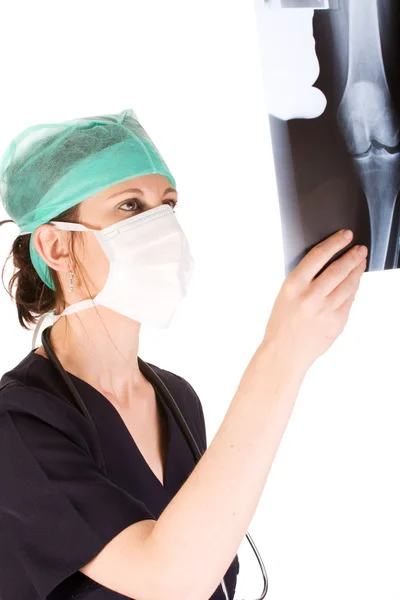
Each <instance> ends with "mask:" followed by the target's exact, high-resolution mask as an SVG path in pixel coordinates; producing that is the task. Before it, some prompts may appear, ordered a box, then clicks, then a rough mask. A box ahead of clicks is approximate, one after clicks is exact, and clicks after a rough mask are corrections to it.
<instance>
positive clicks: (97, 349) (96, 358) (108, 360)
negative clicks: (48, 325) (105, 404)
mask: <svg viewBox="0 0 400 600" xmlns="http://www.w3.org/2000/svg"><path fill="white" fill-rule="evenodd" d="M139 330H140V323H138V322H137V321H134V320H132V319H129V318H128V317H125V316H124V315H121V314H119V313H117V312H115V311H113V310H110V309H108V308H106V307H103V306H96V307H91V308H88V309H85V310H82V311H79V312H76V313H72V314H69V315H66V316H63V317H61V318H60V319H58V321H57V322H56V323H55V324H54V325H53V327H52V330H51V335H50V339H51V343H52V346H53V348H54V351H55V353H56V355H57V357H58V359H59V360H60V362H61V364H62V365H63V367H64V369H65V370H66V371H69V372H70V373H72V374H73V375H75V376H77V377H79V378H80V379H83V380H84V381H86V382H87V383H89V384H90V385H92V386H93V387H95V388H96V389H98V390H99V391H100V392H101V393H102V394H104V395H105V396H107V397H108V398H109V399H110V400H111V401H112V402H113V403H114V404H116V405H118V406H120V407H124V408H129V407H131V406H133V405H134V403H135V402H136V399H137V397H138V395H142V396H143V394H144V393H145V391H146V390H147V391H148V382H147V380H146V379H145V377H144V376H143V375H142V373H141V372H140V369H139V365H138V358H137V356H138V347H139Z"/></svg>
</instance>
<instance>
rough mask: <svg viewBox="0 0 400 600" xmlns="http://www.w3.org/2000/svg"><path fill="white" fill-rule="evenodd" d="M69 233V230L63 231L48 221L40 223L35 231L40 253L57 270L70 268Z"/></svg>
mask: <svg viewBox="0 0 400 600" xmlns="http://www.w3.org/2000/svg"><path fill="white" fill-rule="evenodd" d="M67 234H68V232H67V231H61V230H60V229H57V228H56V227H54V225H50V224H48V223H45V224H43V225H39V227H37V228H36V229H35V231H34V233H33V243H34V245H35V248H36V250H37V252H38V254H39V255H40V257H41V258H42V259H43V260H44V261H45V263H46V264H47V265H48V266H49V267H50V268H51V269H54V270H55V271H60V272H66V271H68V270H69V263H70V259H69V250H68V245H67Z"/></svg>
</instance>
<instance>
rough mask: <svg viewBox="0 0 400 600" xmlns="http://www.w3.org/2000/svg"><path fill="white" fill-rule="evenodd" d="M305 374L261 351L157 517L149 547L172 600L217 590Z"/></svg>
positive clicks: (271, 349)
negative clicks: (205, 446)
mask: <svg viewBox="0 0 400 600" xmlns="http://www.w3.org/2000/svg"><path fill="white" fill-rule="evenodd" d="M304 374H305V370H302V369H300V368H297V366H296V365H295V364H294V363H293V361H290V360H289V359H288V357H287V354H286V352H284V351H283V349H282V350H280V349H279V348H277V347H276V346H274V345H273V344H272V343H271V344H266V343H265V344H261V345H260V346H259V348H258V349H257V351H256V352H255V354H254V355H253V357H252V359H251V361H250V363H249V365H248V366H247V368H246V370H245V372H244V374H243V376H242V379H241V380H240V383H239V386H238V389H237V392H236V394H235V396H234V397H233V399H232V402H231V404H230V406H229V409H228V411H227V413H226V416H225V418H224V420H223V422H222V424H221V426H220V428H219V429H218V431H217V433H216V435H215V437H214V439H213V441H212V443H211V444H210V446H209V447H208V449H207V450H206V452H205V453H204V455H203V456H202V458H201V459H200V461H199V462H198V464H197V465H196V467H195V469H194V470H193V472H192V473H191V475H190V476H189V478H188V479H187V480H186V482H185V483H184V485H183V486H182V487H181V489H180V490H179V492H178V493H177V494H176V495H175V496H174V498H173V499H172V500H171V502H170V503H169V504H168V506H167V507H166V508H165V510H164V511H163V513H162V514H161V515H160V517H159V519H158V521H157V523H156V525H155V527H154V529H153V531H152V535H151V538H150V539H149V543H150V544H151V549H152V552H153V555H154V560H155V561H157V560H158V562H159V563H160V565H161V564H163V566H164V568H165V571H164V572H165V577H166V580H165V584H164V585H165V588H166V589H174V590H175V594H176V596H175V597H176V598H185V599H189V598H190V599H193V600H197V599H200V600H204V599H205V598H209V597H210V596H211V595H212V593H213V592H214V591H215V589H216V587H217V586H218V585H219V583H220V581H221V579H222V577H223V575H224V574H225V572H226V571H227V569H228V567H229V565H230V563H231V562H232V560H233V558H234V556H235V554H236V553H237V550H238V547H239V546H240V544H241V542H242V540H243V537H244V536H245V534H246V531H247V529H248V526H249V524H250V522H251V520H252V517H253V515H254V512H255V510H256V508H257V505H258V502H259V500H260V497H261V494H262V491H263V489H264V486H265V483H266V480H267V477H268V474H269V471H270V469H271V466H272V463H273V460H274V457H275V455H276V452H277V449H278V446H279V443H280V440H281V438H282V435H283V433H284V431H285V428H286V425H287V423H288V420H289V418H290V414H291V412H292V409H293V406H294V403H295V400H296V397H297V394H298V390H299V387H300V385H301V382H302V380H303V378H304ZM205 574H206V575H205ZM174 585H175V586H179V589H178V590H176V587H175V588H174V587H173V586H174ZM171 586H172V587H171Z"/></svg>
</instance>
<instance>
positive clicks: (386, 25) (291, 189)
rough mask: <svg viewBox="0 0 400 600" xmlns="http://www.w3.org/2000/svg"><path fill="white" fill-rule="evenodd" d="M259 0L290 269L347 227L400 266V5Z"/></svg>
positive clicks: (392, 1) (382, 264)
mask: <svg viewBox="0 0 400 600" xmlns="http://www.w3.org/2000/svg"><path fill="white" fill-rule="evenodd" d="M255 2H256V15H257V24H258V31H259V41H260V51H261V59H262V68H263V77H264V86H265V100H266V108H267V111H268V113H269V121H270V129H271V142H272V148H273V154H274V161H275V169H276V175H277V185H278V196H279V202H280V213H281V220H282V231H283V246H284V253H285V265H286V272H289V271H290V270H291V269H292V268H293V267H294V266H296V264H297V263H298V262H299V260H301V258H302V257H303V256H304V255H305V253H306V252H307V251H308V250H309V249H310V248H311V247H312V246H313V245H315V244H316V243H318V242H319V241H320V240H322V239H324V238H325V237H327V236H328V235H330V234H331V233H333V232H334V231H336V230H338V229H341V228H350V229H352V230H353V231H354V233H355V236H354V239H353V244H365V245H367V246H368V248H369V257H368V267H367V269H368V270H369V271H375V270H382V269H393V268H398V266H399V251H400V244H399V239H400V206H399V204H400V203H399V192H400V85H399V81H400V73H399V66H398V65H399V64H400V62H399V59H400V26H399V23H400V2H399V1H398V0H255ZM272 48H273V49H274V51H273V52H272ZM337 256H339V255H336V256H335V257H334V258H337Z"/></svg>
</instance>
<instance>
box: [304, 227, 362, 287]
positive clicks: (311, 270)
mask: <svg viewBox="0 0 400 600" xmlns="http://www.w3.org/2000/svg"><path fill="white" fill-rule="evenodd" d="M345 231H349V230H344V229H341V230H340V231H337V232H336V233H334V234H333V235H331V236H329V237H328V238H327V239H326V240H323V241H322V242H320V243H319V244H317V245H316V246H314V247H313V248H312V249H311V250H310V251H309V252H308V253H307V254H306V256H305V257H304V258H303V259H302V260H301V261H300V262H299V264H298V265H297V267H296V268H295V269H294V270H293V271H292V273H296V275H298V276H299V277H300V278H301V279H303V280H305V281H307V282H308V283H309V282H311V281H312V280H313V279H314V277H315V276H316V274H317V273H319V271H320V270H321V269H322V267H324V266H325V265H326V263H327V262H328V261H329V260H330V259H331V258H332V256H334V255H335V254H336V253H337V252H339V250H342V249H343V248H345V247H346V246H347V245H348V244H349V243H350V241H351V239H352V237H353V233H352V232H350V234H351V235H350V238H346V237H344V233H345Z"/></svg>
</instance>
